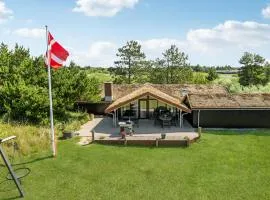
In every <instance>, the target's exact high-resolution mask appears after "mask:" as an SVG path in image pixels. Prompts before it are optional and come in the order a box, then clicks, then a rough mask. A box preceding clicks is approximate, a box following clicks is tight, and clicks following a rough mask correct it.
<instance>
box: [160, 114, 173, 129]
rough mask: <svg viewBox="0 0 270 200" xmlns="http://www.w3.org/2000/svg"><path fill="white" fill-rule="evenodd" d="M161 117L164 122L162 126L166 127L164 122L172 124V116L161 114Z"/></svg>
mask: <svg viewBox="0 0 270 200" xmlns="http://www.w3.org/2000/svg"><path fill="white" fill-rule="evenodd" d="M159 119H160V120H161V122H162V124H161V125H162V127H163V128H164V124H166V125H169V126H171V121H172V116H165V115H163V116H159Z"/></svg>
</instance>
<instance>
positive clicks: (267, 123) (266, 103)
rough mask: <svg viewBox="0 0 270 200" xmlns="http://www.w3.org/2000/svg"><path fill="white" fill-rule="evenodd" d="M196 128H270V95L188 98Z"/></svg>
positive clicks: (195, 96)
mask: <svg viewBox="0 0 270 200" xmlns="http://www.w3.org/2000/svg"><path fill="white" fill-rule="evenodd" d="M185 102H186V104H188V106H189V107H190V109H191V110H192V116H191V120H190V121H191V123H192V125H193V126H194V127H199V126H201V127H209V128H270V94H235V95H230V94H189V95H188V96H187V99H186V101H185Z"/></svg>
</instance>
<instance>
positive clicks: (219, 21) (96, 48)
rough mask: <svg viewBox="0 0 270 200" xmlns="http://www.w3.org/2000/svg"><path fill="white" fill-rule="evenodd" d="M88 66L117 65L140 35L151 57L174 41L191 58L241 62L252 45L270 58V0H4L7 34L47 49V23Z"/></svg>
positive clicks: (1, 22)
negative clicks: (120, 50)
mask: <svg viewBox="0 0 270 200" xmlns="http://www.w3.org/2000/svg"><path fill="white" fill-rule="evenodd" d="M46 24H47V25H48V26H49V28H50V31H51V32H52V34H53V35H54V37H55V38H56V40H58V41H59V42H60V43H61V44H63V45H64V46H65V47H66V48H68V49H69V51H70V53H71V56H70V59H72V60H74V61H75V62H76V63H79V64H81V65H92V66H104V65H113V61H114V60H115V54H116V51H117V48H118V47H120V46H122V45H124V44H125V42H126V41H127V40H138V41H139V42H140V43H141V44H142V47H143V50H144V51H145V53H146V55H147V56H148V58H149V59H154V58H156V57H160V56H161V53H162V52H163V51H164V50H165V49H166V48H168V47H169V46H170V45H171V44H176V45H177V46H178V47H179V48H180V49H181V51H184V52H186V53H187V54H188V55H189V58H190V62H191V64H205V65H225V64H231V65H238V60H239V58H240V56H241V55H242V54H243V52H245V51H251V52H254V53H259V54H261V55H262V56H264V57H265V58H266V59H268V60H269V59H270V51H269V44H270V1H264V0H256V1H246V0H234V1H233V0H218V1H217V0H200V1H198V0H189V1H187V0H185V1H184V0H166V1H165V0H160V1H157V0H57V1H55V0H0V38H1V40H0V41H3V42H4V43H7V44H9V45H10V46H13V45H14V44H15V43H16V42H17V43H19V44H22V45H24V46H26V47H29V48H30V50H31V53H32V54H33V55H40V54H42V53H43V52H44V51H45V48H46V46H45V44H46V42H45V34H44V25H46Z"/></svg>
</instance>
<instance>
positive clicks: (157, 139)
mask: <svg viewBox="0 0 270 200" xmlns="http://www.w3.org/2000/svg"><path fill="white" fill-rule="evenodd" d="M158 141H159V138H156V147H158Z"/></svg>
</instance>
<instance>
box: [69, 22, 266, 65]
mask: <svg viewBox="0 0 270 200" xmlns="http://www.w3.org/2000/svg"><path fill="white" fill-rule="evenodd" d="M134 39H136V38H134ZM138 42H139V43H140V44H141V45H142V50H143V51H144V52H145V54H146V56H147V57H148V58H149V59H155V58H157V57H161V56H162V52H164V51H165V50H166V49H168V48H169V47H170V45H172V44H175V45H177V46H178V47H179V49H180V50H181V51H183V52H185V53H187V54H188V55H189V58H190V62H191V63H192V64H197V63H199V64H205V65H225V64H231V65H236V66H238V60H239V58H240V57H241V56H242V54H243V53H244V52H245V51H250V52H254V53H259V54H261V55H262V56H263V57H266V58H269V57H270V52H269V44H270V25H269V24H260V23H257V22H249V21H247V22H240V21H226V22H224V23H223V24H219V25H217V26H215V27H213V28H208V29H195V30H190V31H189V32H188V33H187V35H186V39H183V40H180V39H176V38H152V39H149V40H138ZM123 45H124V43H113V42H109V41H99V42H95V43H93V44H91V45H90V47H89V49H88V50H87V51H84V52H77V51H74V56H73V58H72V59H73V60H74V61H75V62H76V63H79V64H82V65H92V66H112V65H113V62H114V61H115V59H116V56H115V54H116V52H117V48H119V47H121V46H123Z"/></svg>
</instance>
